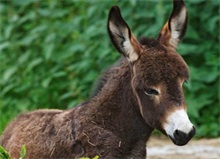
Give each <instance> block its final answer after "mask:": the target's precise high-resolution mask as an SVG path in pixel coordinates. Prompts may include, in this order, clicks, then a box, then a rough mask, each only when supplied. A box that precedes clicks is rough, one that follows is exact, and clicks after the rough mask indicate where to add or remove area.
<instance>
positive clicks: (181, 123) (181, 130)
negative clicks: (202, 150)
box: [163, 110, 196, 146]
mask: <svg viewBox="0 0 220 159" xmlns="http://www.w3.org/2000/svg"><path fill="white" fill-rule="evenodd" d="M163 127H164V130H165V132H166V134H167V135H168V136H169V137H170V139H171V140H172V141H173V143H174V144H176V145H178V146H183V145H185V144H187V143H188V142H189V140H190V139H191V138H192V137H193V136H194V135H195V133H196V129H195V127H194V126H193V124H192V123H191V122H190V120H189V118H188V115H187V114H186V111H185V110H176V111H174V112H173V113H171V114H170V115H169V116H168V117H167V119H166V122H165V124H164V125H163Z"/></svg>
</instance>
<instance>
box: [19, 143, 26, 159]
mask: <svg viewBox="0 0 220 159" xmlns="http://www.w3.org/2000/svg"><path fill="white" fill-rule="evenodd" d="M25 155H26V147H25V145H23V146H22V148H21V157H20V158H19V159H24V158H25Z"/></svg>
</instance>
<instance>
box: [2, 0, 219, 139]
mask: <svg viewBox="0 0 220 159" xmlns="http://www.w3.org/2000/svg"><path fill="white" fill-rule="evenodd" d="M112 5H118V6H120V8H121V10H122V14H123V17H124V18H125V19H126V21H127V22H128V24H129V26H130V27H131V28H132V30H133V32H134V34H135V35H136V36H148V37H156V36H157V34H158V32H159V30H160V29H161V27H162V26H163V24H164V23H165V21H166V20H167V18H168V17H169V14H170V12H171V8H172V1H138V0H130V1H119V0H113V1H100V0H94V1H89V0H86V1H84V0H83V1H74V0H62V1H56V0H45V1H43V0H42V1H39V0H11V1H2V0H1V1H0V89H1V90H0V112H1V114H0V133H1V132H2V131H3V129H4V128H5V126H6V124H7V123H8V122H9V121H10V120H11V119H12V118H14V117H15V116H16V115H18V114H19V113H21V112H26V111H30V110H34V109H39V108H58V109H68V108H71V107H74V106H76V105H77V104H79V103H80V102H82V101H84V100H85V99H87V98H88V97H89V93H90V90H91V88H92V84H93V82H94V81H95V80H96V79H97V77H98V76H99V75H100V74H101V72H102V71H103V70H105V69H106V68H107V67H108V66H110V65H112V64H114V62H115V61H116V59H117V58H118V57H119V54H118V53H117V52H116V50H115V49H114V48H113V46H112V45H111V43H110V41H109V38H108V35H107V31H106V22H107V17H108V11H109V8H110V7H111V6H112ZM186 6H187V8H188V12H189V27H188V32H187V34H186V37H185V38H184V40H183V42H182V43H181V44H180V45H179V48H178V51H179V53H180V54H181V55H182V56H183V57H184V59H185V60H186V62H187V63H188V65H189V67H190V72H191V77H190V79H189V81H188V83H187V84H186V85H185V94H186V99H187V103H188V113H189V116H190V118H191V120H192V122H193V123H194V124H195V125H196V128H197V136H198V137H204V136H206V137H217V136H219V135H220V129H219V119H220V118H219V109H220V108H219V98H220V95H219V76H220V73H219V65H220V60H219V46H220V45H219V44H220V43H219V37H220V33H219V22H220V19H219V1H218V0H207V1H202V0H193V1H186Z"/></svg>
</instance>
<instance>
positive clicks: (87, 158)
mask: <svg viewBox="0 0 220 159" xmlns="http://www.w3.org/2000/svg"><path fill="white" fill-rule="evenodd" d="M80 159H99V156H95V157H93V158H89V157H82V158H80Z"/></svg>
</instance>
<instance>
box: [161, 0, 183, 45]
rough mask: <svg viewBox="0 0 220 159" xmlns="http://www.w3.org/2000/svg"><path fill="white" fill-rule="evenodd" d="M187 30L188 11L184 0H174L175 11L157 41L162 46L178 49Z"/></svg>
mask: <svg viewBox="0 0 220 159" xmlns="http://www.w3.org/2000/svg"><path fill="white" fill-rule="evenodd" d="M186 29H187V10H186V7H185V4H184V2H183V0H173V11H172V13H171V15H170V18H169V20H168V21H167V22H166V24H165V25H164V26H163V28H162V30H161V31H160V33H159V35H158V37H157V39H158V41H159V42H160V43H161V44H164V45H165V46H168V47H171V48H174V49H176V47H177V45H178V43H179V42H180V40H182V38H183V37H184V35H185V32H186Z"/></svg>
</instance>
